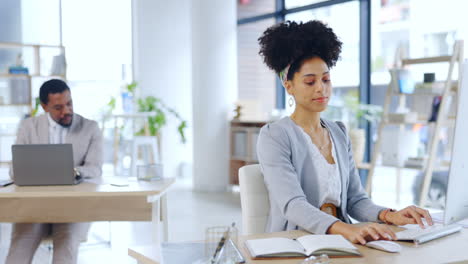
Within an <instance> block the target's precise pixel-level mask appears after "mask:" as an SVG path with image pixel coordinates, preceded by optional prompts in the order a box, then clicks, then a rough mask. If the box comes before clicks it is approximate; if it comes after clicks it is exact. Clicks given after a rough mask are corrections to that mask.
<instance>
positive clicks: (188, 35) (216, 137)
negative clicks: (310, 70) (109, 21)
mask: <svg viewBox="0 0 468 264" xmlns="http://www.w3.org/2000/svg"><path fill="white" fill-rule="evenodd" d="M133 23H134V25H133V39H134V43H133V47H134V54H133V57H134V76H135V80H137V81H138V82H139V83H140V87H141V88H142V95H155V96H158V97H160V98H162V99H163V100H164V101H165V102H166V103H167V104H168V105H170V106H173V107H175V108H176V110H177V111H179V112H180V114H181V116H182V117H183V118H185V119H186V120H187V121H188V124H189V127H193V133H192V130H191V129H189V130H188V131H187V132H188V133H187V136H188V144H187V145H182V144H180V143H179V142H180V141H179V137H178V135H177V133H176V132H175V131H176V125H177V124H175V123H174V122H170V124H169V126H168V127H167V128H165V129H164V130H163V131H162V136H163V163H164V165H165V174H166V175H177V169H178V166H179V165H180V164H181V162H188V163H192V159H193V184H194V188H195V189H197V190H204V191H222V190H225V189H226V187H227V183H228V174H229V173H228V172H229V166H228V165H229V137H228V133H229V131H228V124H229V120H228V114H229V113H230V112H232V110H233V103H234V102H235V101H236V99H237V52H236V32H237V17H236V1H233V0H231V1H219V0H199V1H190V0H174V1H153V0H133ZM192 136H193V137H192ZM192 144H193V148H192ZM192 149H193V152H192Z"/></svg>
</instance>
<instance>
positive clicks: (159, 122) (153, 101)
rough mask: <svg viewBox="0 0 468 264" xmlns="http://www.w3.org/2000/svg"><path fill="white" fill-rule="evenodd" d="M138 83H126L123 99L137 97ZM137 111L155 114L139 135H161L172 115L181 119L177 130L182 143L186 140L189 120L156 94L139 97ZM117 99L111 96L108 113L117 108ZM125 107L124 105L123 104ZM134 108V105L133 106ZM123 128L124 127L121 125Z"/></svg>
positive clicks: (137, 133) (150, 117) (149, 118)
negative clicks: (155, 95)
mask: <svg viewBox="0 0 468 264" xmlns="http://www.w3.org/2000/svg"><path fill="white" fill-rule="evenodd" d="M137 86H138V83H137V82H132V83H130V84H126V85H125V88H124V89H125V91H124V92H123V93H125V94H127V95H126V96H123V97H122V101H123V100H125V99H128V98H132V100H133V98H135V93H136V89H137ZM127 103H128V102H127ZM136 103H137V111H138V112H154V113H155V114H154V115H153V116H149V117H148V119H147V124H146V126H145V127H143V128H141V129H140V130H139V131H138V132H136V135H137V136H142V135H148V134H149V136H155V137H158V138H159V137H160V131H161V129H162V128H163V127H164V126H165V125H166V123H167V119H168V115H172V116H173V117H174V118H176V119H177V120H178V121H180V123H179V125H178V126H177V132H178V133H179V135H180V138H181V141H182V143H185V142H186V138H185V129H186V127H187V122H186V121H185V120H183V119H182V118H181V117H180V115H179V113H177V112H176V111H175V110H174V109H173V108H170V107H168V106H167V105H166V104H165V103H164V102H163V101H162V100H161V99H160V98H157V97H154V96H147V97H144V98H138V99H137V101H136ZM116 104H117V100H116V98H115V97H111V99H110V100H109V102H108V103H107V108H106V110H105V112H106V114H107V115H109V114H110V113H112V112H113V111H114V110H115V108H116ZM123 107H124V106H123ZM131 108H133V107H131ZM121 129H123V127H121Z"/></svg>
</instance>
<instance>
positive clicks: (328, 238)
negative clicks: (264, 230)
mask: <svg viewBox="0 0 468 264" xmlns="http://www.w3.org/2000/svg"><path fill="white" fill-rule="evenodd" d="M245 246H246V247H247V249H248V251H249V253H250V255H251V256H252V258H253V259H271V258H295V257H297V258H304V257H308V256H319V255H322V254H327V255H328V256H330V257H360V256H362V255H361V253H360V252H359V250H358V249H357V248H356V247H355V246H354V245H353V244H352V243H351V242H349V241H348V240H346V239H345V238H344V237H343V236H341V235H305V236H301V237H299V238H296V239H290V238H282V237H275V238H264V239H252V240H247V241H246V242H245Z"/></svg>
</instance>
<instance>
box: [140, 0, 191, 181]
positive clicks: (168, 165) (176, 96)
mask: <svg viewBox="0 0 468 264" xmlns="http://www.w3.org/2000/svg"><path fill="white" fill-rule="evenodd" d="M132 2H133V3H132V4H133V7H132V9H133V66H134V79H135V80H136V81H137V82H138V83H139V87H140V89H141V93H140V95H142V96H147V95H153V96H156V97H159V98H161V99H162V100H163V101H164V102H165V103H166V104H167V105H168V106H170V107H173V108H175V110H176V111H178V112H179V114H180V115H181V116H182V118H184V119H185V120H187V122H188V125H189V129H187V131H186V132H187V136H188V138H187V139H188V142H187V143H186V144H185V145H184V144H182V143H181V142H180V137H179V135H178V133H177V126H178V124H179V123H178V122H176V121H175V120H174V119H173V118H172V117H171V116H169V118H168V125H167V126H166V127H165V128H164V129H163V131H162V139H163V140H162V158H163V160H162V161H163V164H164V174H165V175H166V176H177V174H178V168H179V165H180V164H181V162H188V163H191V162H192V143H191V142H192V139H191V134H192V132H191V128H190V126H191V124H192V81H191V80H192V64H191V61H192V59H191V43H192V42H191V29H190V23H191V21H190V10H191V1H190V0H174V1H154V0H133V1H132Z"/></svg>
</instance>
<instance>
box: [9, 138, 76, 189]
mask: <svg viewBox="0 0 468 264" xmlns="http://www.w3.org/2000/svg"><path fill="white" fill-rule="evenodd" d="M11 150H12V156H13V174H14V179H15V184H16V185H18V186H35V185H73V184H78V183H79V182H80V181H81V177H78V178H75V172H74V166H73V147H72V144H28V145H13V146H12V147H11Z"/></svg>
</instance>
